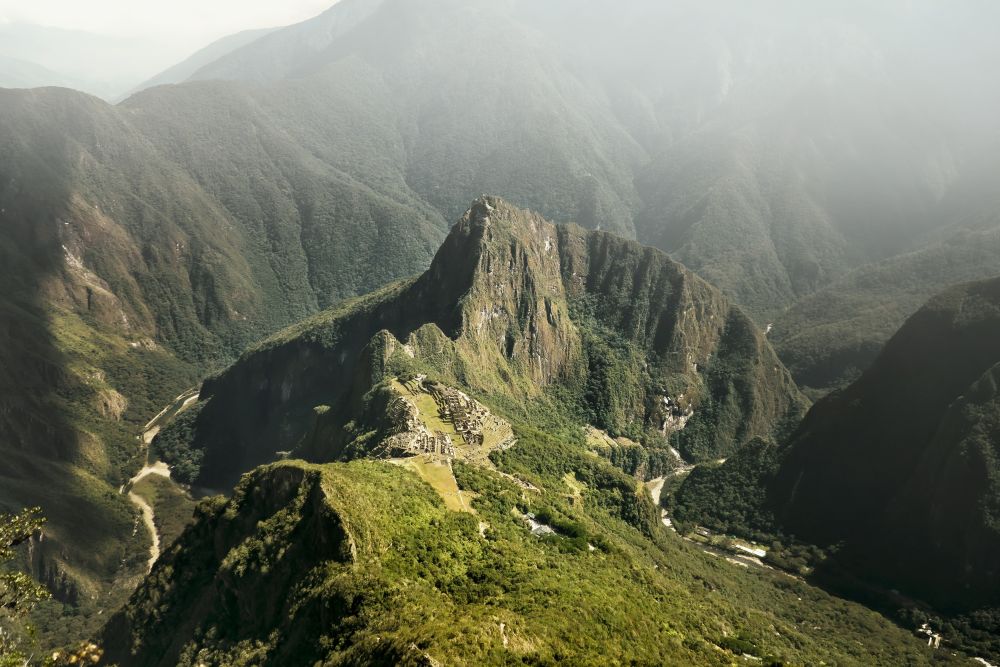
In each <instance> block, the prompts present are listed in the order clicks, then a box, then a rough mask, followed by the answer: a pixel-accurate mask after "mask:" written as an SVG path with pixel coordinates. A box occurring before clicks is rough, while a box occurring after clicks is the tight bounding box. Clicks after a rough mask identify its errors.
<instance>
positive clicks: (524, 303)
mask: <svg viewBox="0 0 1000 667" xmlns="http://www.w3.org/2000/svg"><path fill="white" fill-rule="evenodd" d="M400 355H404V356H405V357H406V358H407V359H410V360H412V361H405V359H403V360H402V361H404V362H405V363H406V364H408V365H410V366H412V367H413V368H414V369H416V370H419V369H421V368H423V367H425V366H427V367H428V368H427V373H425V374H430V373H433V375H434V376H435V377H438V378H439V379H441V380H442V381H443V382H445V383H447V384H461V385H462V386H463V387H466V388H468V389H470V390H473V391H474V392H475V394H476V395H478V396H482V397H483V398H484V400H486V401H487V402H492V403H494V404H499V405H505V406H510V407H509V408H508V409H509V410H510V409H514V408H513V406H517V405H521V406H525V405H528V404H531V403H539V404H545V403H546V402H547V401H549V400H552V398H551V397H550V396H549V397H548V398H547V396H548V394H547V392H549V391H556V392H557V394H559V395H560V396H562V399H561V400H563V401H567V400H568V401H570V403H571V404H572V405H573V406H575V407H574V409H575V410H578V411H579V412H580V413H581V414H584V415H587V416H588V418H589V419H590V420H591V421H592V422H593V423H594V424H595V425H597V426H599V427H600V428H603V429H606V430H607V431H608V432H610V433H611V434H613V435H628V436H631V437H633V438H636V439H638V438H641V437H643V436H644V435H645V432H646V431H647V429H648V430H650V431H652V433H654V434H655V433H659V434H660V437H663V436H671V435H673V433H674V432H675V431H676V432H677V436H676V437H677V445H678V448H679V449H680V451H681V452H682V453H683V454H684V455H685V456H687V457H690V458H692V459H695V460H702V459H708V458H718V457H720V456H725V455H727V454H729V453H730V452H732V451H734V450H736V449H738V448H739V447H740V445H741V444H742V443H744V442H747V441H748V440H750V439H752V438H754V437H766V438H771V437H774V436H775V435H776V434H778V433H780V432H781V431H782V429H786V428H789V427H791V426H793V425H794V423H795V422H796V421H797V420H798V418H799V417H800V416H801V415H802V413H803V412H804V408H805V400H804V399H803V398H802V397H801V395H800V394H799V392H798V390H797V389H796V387H795V384H794V383H793V382H792V381H791V378H790V376H789V375H788V373H787V371H786V370H785V369H784V368H783V367H782V366H781V364H780V362H779V361H778V360H777V357H776V356H775V354H774V352H773V351H772V350H771V348H770V346H769V345H768V344H767V342H766V341H765V339H764V337H763V335H762V333H761V332H760V331H759V330H758V329H756V327H755V326H754V325H753V323H752V322H751V321H750V320H749V318H748V317H747V316H746V315H744V314H743V313H742V311H740V310H739V308H737V307H734V306H732V305H731V304H730V303H729V301H728V300H727V299H726V298H725V297H724V296H722V295H721V294H720V293H719V292H718V291H717V290H715V289H714V288H712V287H711V286H709V285H708V284H707V283H705V282H704V281H702V280H700V279H699V278H697V277H696V276H694V275H693V274H691V273H690V272H688V271H687V270H686V269H684V268H683V267H681V266H680V265H678V264H676V263H675V262H673V261H672V260H670V259H669V258H667V256H666V255H664V254H662V253H660V252H658V251H656V250H654V249H651V248H644V247H642V246H640V245H638V244H636V243H634V242H629V241H626V240H624V239H620V238H616V237H614V236H611V235H609V234H607V233H604V232H585V231H584V230H582V229H580V228H578V227H557V226H555V225H553V224H551V223H549V222H547V221H545V220H544V219H542V218H541V217H539V216H537V215H535V214H532V213H528V212H525V211H521V210H519V209H517V208H515V207H512V206H510V205H509V204H507V203H506V202H504V201H502V200H499V199H495V198H483V199H480V200H478V201H477V202H476V203H475V204H474V205H473V207H472V208H471V209H470V210H469V211H468V212H467V213H466V214H465V216H463V218H462V220H461V221H460V222H459V224H458V225H456V226H455V227H454V228H453V229H452V232H451V234H450V235H449V236H448V238H447V239H446V240H445V242H444V245H443V246H442V247H441V249H440V250H439V251H438V253H437V255H436V256H435V258H434V260H433V262H432V263H431V266H430V268H429V269H428V270H427V272H425V273H424V274H423V275H421V276H420V277H418V278H416V279H411V280H406V281H403V282H401V283H396V284H393V285H390V286H389V287H386V288H384V289H382V290H379V291H378V292H375V293H373V294H370V295H367V296H365V297H362V298H361V299H359V300H356V301H350V302H347V303H345V304H342V305H340V306H337V307H335V308H334V309H332V310H330V311H327V312H325V313H322V314H320V315H318V316H316V317H315V318H313V319H311V320H307V321H306V322H304V323H302V324H299V325H297V326H296V327H295V328H293V329H292V330H290V331H286V332H282V333H280V334H278V335H277V336H276V337H273V338H270V339H268V340H267V341H265V342H263V343H262V344H260V345H259V346H257V347H255V348H253V349H251V350H250V351H248V352H247V353H245V354H244V355H243V356H242V357H241V358H240V360H239V361H238V362H237V363H236V364H234V365H233V366H232V367H230V368H229V369H227V370H226V371H224V372H223V373H221V374H220V375H218V376H216V377H213V378H210V379H209V380H207V381H206V382H205V383H204V385H203V387H202V391H201V402H200V405H199V407H198V409H197V411H192V412H191V413H189V414H191V415H197V416H196V417H194V416H192V417H189V419H188V420H186V421H185V422H183V428H184V429H186V430H185V431H184V432H183V433H182V434H181V435H174V434H171V432H170V431H169V430H168V431H167V432H165V433H164V434H162V435H161V436H159V439H160V440H170V441H171V446H172V447H176V448H177V449H176V451H174V452H170V451H163V450H165V449H166V447H165V446H164V445H163V443H154V444H158V446H160V449H161V452H162V453H163V454H164V455H165V456H166V459H167V461H168V462H169V463H177V462H183V461H185V460H191V459H193V460H201V459H202V457H203V461H201V463H200V465H199V466H197V473H196V474H192V475H191V481H192V482H194V483H196V484H197V485H199V486H207V487H210V488H225V487H226V486H227V485H229V484H231V483H232V482H233V481H234V480H235V479H237V478H238V476H239V475H240V474H242V473H244V472H246V471H248V470H250V469H251V468H253V467H254V466H256V465H259V464H262V463H266V462H268V461H271V460H273V459H274V458H275V456H276V455H277V452H279V451H291V452H293V454H297V455H305V456H307V458H309V459H311V460H318V461H326V460H335V459H338V458H342V457H343V456H345V452H350V451H353V450H354V449H356V448H357V447H358V446H360V445H358V444H357V443H354V442H353V441H352V440H351V434H354V435H357V436H359V437H360V436H361V435H363V434H365V433H368V432H369V431H370V430H376V431H377V430H379V428H381V423H380V421H381V420H382V417H379V416H378V415H376V416H374V417H372V419H373V420H374V421H372V422H371V423H367V422H365V421H364V419H362V417H361V415H363V414H366V413H367V412H368V408H365V407H364V406H365V401H366V400H374V399H372V398H371V395H370V394H371V392H373V391H374V389H375V388H376V387H378V386H379V385H380V384H381V383H382V382H384V381H385V380H386V377H385V374H386V372H385V371H384V370H379V369H381V368H383V367H385V366H386V365H387V364H389V360H391V359H393V358H394V357H399V356H400ZM390 365H391V364H390ZM415 372H416V371H415ZM251 406H252V407H251ZM321 406H327V407H326V408H322V407H321ZM372 409H375V408H372ZM317 414H318V415H319V417H317ZM178 428H180V427H178ZM171 453H173V456H171Z"/></svg>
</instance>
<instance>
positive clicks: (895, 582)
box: [673, 280, 1000, 655]
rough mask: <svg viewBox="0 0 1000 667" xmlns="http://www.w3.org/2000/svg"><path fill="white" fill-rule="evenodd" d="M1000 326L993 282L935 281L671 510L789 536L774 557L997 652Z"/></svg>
mask: <svg viewBox="0 0 1000 667" xmlns="http://www.w3.org/2000/svg"><path fill="white" fill-rule="evenodd" d="M998 336H1000V281H998V280H991V281H984V282H979V283H970V284H967V285H962V286H958V287H955V288H952V289H950V290H948V291H946V292H944V293H942V294H940V295H938V296H937V297H935V298H934V299H932V300H931V301H930V302H928V303H927V304H926V305H925V306H924V307H923V308H922V309H921V310H920V311H918V312H917V313H916V314H915V315H913V316H912V317H911V318H910V319H909V320H908V321H907V323H906V324H905V325H904V326H903V328H902V329H900V331H899V332H898V333H897V334H896V335H895V336H894V337H893V338H892V339H891V340H890V341H889V342H888V343H887V344H886V347H885V349H884V350H883V352H882V353H881V354H880V355H879V357H878V358H877V359H876V360H875V362H874V363H873V364H872V366H871V368H870V369H869V370H868V371H867V372H865V373H864V374H863V375H862V377H861V378H860V379H859V380H857V381H856V382H854V383H853V384H851V385H850V386H849V387H848V388H846V389H844V390H843V391H840V392H836V393H834V394H832V395H830V396H829V397H827V398H825V399H823V400H822V401H820V402H819V403H817V404H816V406H815V407H814V408H813V409H812V410H811V411H810V413H809V415H808V416H807V417H806V419H805V420H804V422H803V423H802V425H801V426H800V427H799V428H798V430H797V431H796V432H795V433H794V434H793V435H792V437H790V438H788V439H787V440H786V441H785V442H783V443H782V444H781V445H780V446H773V445H767V444H764V443H761V444H760V445H759V446H757V447H748V448H746V449H744V450H743V451H741V452H740V453H739V454H737V455H736V456H734V457H732V458H731V459H730V460H728V461H726V463H725V464H724V465H722V466H719V467H714V468H699V469H696V470H695V471H694V472H692V473H691V475H690V476H689V477H688V479H687V480H685V481H684V483H683V484H682V485H681V488H680V489H679V490H678V491H677V492H676V494H675V496H674V499H673V506H674V510H675V512H676V514H677V517H678V519H679V520H680V521H681V522H682V523H683V522H689V523H690V524H694V523H698V524H701V525H706V526H710V527H714V528H716V529H718V530H724V531H727V532H732V533H737V534H743V535H752V536H756V537H758V538H759V539H762V540H766V539H769V536H770V535H794V536H795V538H797V539H795V540H790V541H789V543H790V544H792V545H793V546H792V547H789V548H780V549H778V552H779V553H778V554H776V557H775V558H773V559H772V560H773V562H775V564H777V565H779V566H781V567H786V568H789V569H790V570H792V571H803V572H810V573H811V574H812V576H813V578H814V580H815V581H817V582H819V583H821V584H823V585H824V586H827V587H829V588H830V589H831V590H836V591H838V592H840V593H841V594H844V595H849V596H852V597H855V598H857V599H861V600H865V601H866V602H868V603H869V604H871V605H873V606H875V607H877V608H881V609H886V610H887V611H889V612H890V613H892V614H893V615H894V616H896V617H897V618H900V619H905V621H906V622H910V621H912V620H913V619H915V618H919V617H923V618H924V619H925V620H926V619H929V618H932V619H933V622H934V624H935V627H937V628H941V627H947V629H948V634H947V635H946V637H945V640H946V641H947V642H949V643H951V644H952V645H953V646H955V647H963V648H965V649H968V650H974V651H978V652H982V653H985V654H986V655H995V653H994V651H995V650H996V645H995V643H994V642H992V641H991V640H990V639H989V628H992V627H994V626H995V621H994V620H993V619H995V610H994V607H995V599H996V595H997V590H998V588H997V587H998V585H1000V580H998V579H997V575H996V572H995V570H994V566H993V563H994V560H995V553H996V550H997V549H998V548H1000V522H998V521H997V519H996V517H997V516H998V513H997V508H996V498H997V497H998V495H997V494H998V493H1000V488H998V487H997V484H996V481H995V480H996V479H997V475H998V471H1000V467H998V460H1000V455H998V452H997V442H1000V399H998V396H1000V390H998V387H1000V366H998V358H997V351H996V350H997V348H996V341H997V340H998ZM927 350H933V351H934V354H927ZM846 490H849V492H846ZM781 539H782V540H783V541H784V538H783V537H782V538H781ZM809 543H811V544H815V545H819V547H821V548H822V549H820V550H817V549H816V548H815V547H810V546H808V544H809ZM796 545H797V546H796ZM831 546H835V547H836V548H835V549H833V550H830V549H829V548H828V547H831ZM893 589H895V590H899V591H904V592H905V594H906V595H908V596H910V597H901V596H900V595H899V594H898V593H895V592H893ZM917 600H921V601H924V602H918V601H917ZM925 603H929V604H930V605H931V606H927V604H925ZM932 607H933V608H936V609H937V611H936V612H932V611H930V609H931V608H932Z"/></svg>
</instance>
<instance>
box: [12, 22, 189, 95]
mask: <svg viewBox="0 0 1000 667" xmlns="http://www.w3.org/2000/svg"><path fill="white" fill-rule="evenodd" d="M156 46H159V45H156ZM163 50H167V51H172V49H169V48H166V49H164V48H153V45H152V44H151V43H150V40H149V39H139V38H137V37H115V36H111V35H99V34H95V33H91V32H86V31H83V30H66V29H63V28H53V27H50V26H44V25H36V24H33V23H22V22H5V23H0V57H2V58H4V59H5V60H6V59H15V60H19V61H22V62H28V63H33V64H36V65H37V66H39V67H43V68H45V69H46V70H48V71H49V72H51V73H54V76H47V77H45V78H43V79H35V80H30V81H26V82H22V83H20V84H13V85H8V84H7V83H4V82H3V81H2V80H0V85H3V86H5V87H12V88H27V87H35V86H55V85H59V86H65V87H67V88H74V89H77V90H82V91H86V92H87V93H90V94H92V95H98V96H100V97H103V98H104V99H108V100H110V99H114V98H116V97H118V96H120V95H121V94H122V93H124V92H126V91H127V90H129V89H130V88H132V87H133V86H134V85H135V84H136V82H138V81H142V80H144V79H146V78H148V77H149V74H150V73H151V72H155V71H157V70H159V69H162V68H163V65H164V63H163V60H162V58H163V55H161V53H162V51H163ZM167 57H169V56H167ZM33 69H34V70H35V72H36V73H37V68H33Z"/></svg>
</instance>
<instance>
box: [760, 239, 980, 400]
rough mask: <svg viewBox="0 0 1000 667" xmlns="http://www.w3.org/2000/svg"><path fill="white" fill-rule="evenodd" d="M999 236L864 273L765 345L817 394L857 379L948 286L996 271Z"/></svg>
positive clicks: (804, 310)
mask: <svg viewBox="0 0 1000 667" xmlns="http://www.w3.org/2000/svg"><path fill="white" fill-rule="evenodd" d="M998 258H1000V230H995V229H994V230H985V231H971V230H963V231H959V232H954V233H951V234H950V235H948V236H947V237H946V238H944V239H943V240H941V241H938V242H934V243H930V244H928V246H927V247H925V248H923V249H921V250H918V251H916V252H912V253H907V254H904V255H900V256H897V257H893V258H891V259H887V260H884V261H882V262H878V263H876V264H872V265H869V266H865V267H862V268H859V269H856V270H855V271H853V272H851V273H849V274H848V275H846V276H844V277H843V278H841V279H839V280H837V281H836V282H834V283H833V284H832V285H830V286H828V287H825V288H823V289H821V290H819V291H818V292H816V293H815V294H813V295H811V296H809V297H806V298H804V299H802V300H800V301H799V302H797V303H796V304H795V305H794V306H792V307H791V308H790V309H789V310H788V311H787V312H785V313H783V314H782V315H781V316H780V317H778V319H777V320H776V322H775V325H774V331H773V332H772V333H771V336H770V338H771V342H772V343H773V344H774V347H775V349H776V350H777V352H778V354H779V355H780V356H781V360H782V361H783V362H784V363H785V365H787V366H788V368H789V370H790V371H791V372H792V375H793V376H794V377H795V380H796V382H798V383H799V385H800V386H802V387H805V388H807V390H809V391H811V392H812V393H813V394H814V395H815V394H823V393H826V392H827V391H829V390H831V389H837V388H841V387H844V386H846V385H848V384H849V383H850V382H853V381H854V380H856V379H857V378H858V377H859V376H860V374H861V372H862V371H864V370H865V369H867V368H868V367H869V366H870V365H871V363H872V361H874V360H875V358H876V357H877V356H878V353H879V352H880V351H881V349H882V346H883V345H884V344H885V342H886V341H887V340H889V338H890V337H892V335H893V334H895V333H896V331H897V330H898V329H899V327H900V326H901V325H902V324H903V322H904V321H906V319H907V318H908V317H910V316H911V315H912V314H913V313H915V312H917V310H919V309H920V307H921V306H923V305H924V303H926V302H927V300H928V299H930V298H931V297H932V296H934V295H935V294H936V293H938V292H939V291H941V289H942V288H944V287H945V286H948V285H955V284H958V283H962V282H966V281H970V280H975V279H981V278H985V277H990V276H993V275H995V274H996V273H997V272H998V271H1000V261H998Z"/></svg>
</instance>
